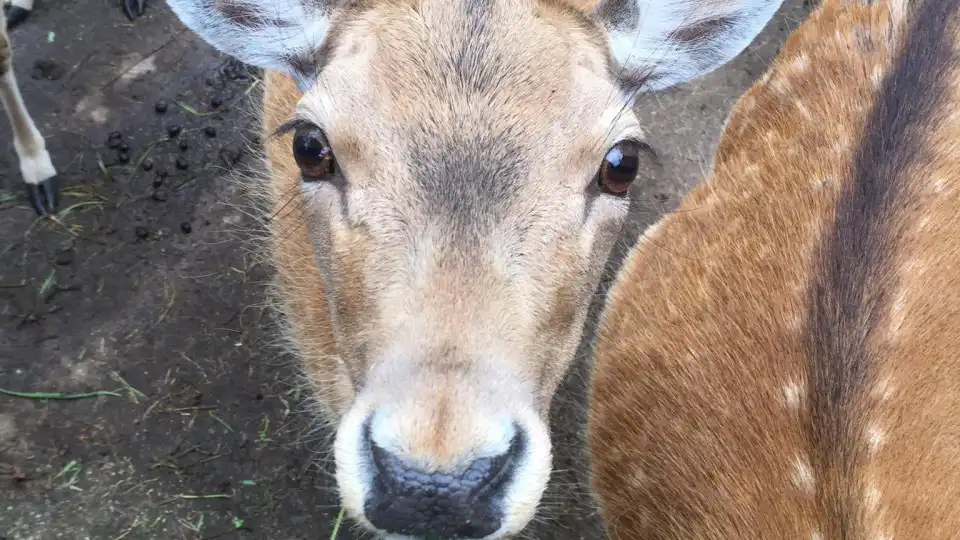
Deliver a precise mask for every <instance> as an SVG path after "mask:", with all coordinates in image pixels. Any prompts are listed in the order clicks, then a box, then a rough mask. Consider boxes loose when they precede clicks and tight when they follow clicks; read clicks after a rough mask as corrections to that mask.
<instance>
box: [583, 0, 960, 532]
mask: <svg viewBox="0 0 960 540" xmlns="http://www.w3.org/2000/svg"><path fill="white" fill-rule="evenodd" d="M958 75H960V2H957V1H956V0H924V1H921V0H914V1H912V2H907V1H905V0H874V1H866V0H824V1H823V2H821V4H820V5H819V6H818V7H817V8H816V11H814V12H813V13H812V14H811V15H809V16H808V17H807V18H806V19H805V21H803V22H802V24H801V25H800V26H799V28H798V29H797V30H795V31H794V32H792V33H791V36H790V37H789V38H788V40H787V41H786V43H785V45H784V46H783V47H782V48H781V50H780V52H779V53H778V56H777V58H776V59H775V61H774V62H773V63H772V65H771V66H770V68H769V71H767V72H766V73H765V74H764V75H763V77H762V78H760V80H759V81H757V82H756V83H755V84H754V85H753V86H752V87H751V88H750V89H749V90H748V91H747V92H746V93H745V94H743V95H742V96H741V98H740V100H739V101H738V102H737V103H736V105H735V106H734V107H733V109H732V111H731V113H730V115H729V116H728V119H727V122H726V125H725V127H724V129H723V131H722V134H721V137H720V140H719V143H718V146H717V149H716V153H715V155H714V157H713V163H712V164H711V167H710V170H709V172H708V174H707V175H706V177H705V179H704V180H703V181H702V182H701V183H699V184H698V185H697V186H696V187H695V188H693V189H692V190H691V191H690V192H689V193H688V194H686V195H685V196H684V198H683V199H682V201H681V203H680V204H679V206H678V207H677V209H676V210H675V211H673V212H670V213H668V214H667V215H666V216H665V217H663V218H662V219H660V220H659V221H657V222H656V223H654V224H653V225H651V226H650V227H649V228H648V229H647V230H646V231H645V233H643V234H642V235H641V236H640V237H639V238H638V240H637V242H636V243H635V244H634V245H633V246H632V248H631V249H630V250H629V251H628V254H627V255H626V257H625V259H624V263H623V265H622V266H621V267H620V269H619V271H618V273H617V276H616V278H615V281H614V283H613V284H612V286H611V288H610V289H609V292H608V294H607V296H606V301H605V304H604V306H603V308H602V313H601V315H600V317H599V322H598V331H597V338H596V342H595V347H594V350H593V356H592V362H593V364H592V366H591V370H592V371H591V380H590V383H589V384H590V387H589V394H590V397H589V402H588V403H589V404H588V410H589V413H588V425H587V434H588V435H587V444H588V448H589V452H588V454H589V455H590V457H591V463H592V464H591V472H590V475H591V481H590V482H591V485H592V490H593V491H594V493H595V494H596V499H597V503H598V505H599V507H600V508H601V514H602V517H603V519H604V522H605V523H606V527H607V530H608V532H609V536H610V537H611V538H612V539H614V540H616V539H631V540H632V539H636V538H644V539H647V540H666V539H681V538H682V539H724V540H727V539H740V538H742V539H755V538H763V539H791V540H793V539H811V540H825V539H832V538H847V539H887V538H924V539H941V538H942V539H946V538H955V537H956V535H957V531H960V513H958V512H957V508H958V506H960V450H958V448H960V447H958V445H957V440H958V438H960V421H958V419H957V418H958V416H957V413H958V411H960V386H958V385H960V383H958V381H960V359H958V357H957V354H956V350H957V346H958V344H960V333H958V330H960V326H958V324H960V307H958V306H960V304H958V302H957V299H958V297H960V250H958V248H957V238H960V225H958V220H957V219H956V218H957V215H958V212H960V114H958V111H960V87H958V86H957V84H956V81H957V80H958Z"/></svg>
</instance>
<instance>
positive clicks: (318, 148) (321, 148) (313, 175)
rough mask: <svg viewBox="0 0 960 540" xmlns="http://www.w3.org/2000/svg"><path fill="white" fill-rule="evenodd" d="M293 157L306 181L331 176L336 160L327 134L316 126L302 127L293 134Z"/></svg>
mask: <svg viewBox="0 0 960 540" xmlns="http://www.w3.org/2000/svg"><path fill="white" fill-rule="evenodd" d="M293 157H294V159H296V160H297V166H299V167H300V173H301V174H302V175H303V179H304V181H306V182H318V181H320V180H324V179H326V178H329V177H330V176H333V174H334V173H335V172H336V169H337V161H336V158H334V156H333V150H332V149H331V148H330V142H329V141H327V136H326V135H324V134H323V131H321V130H320V129H319V128H317V127H313V126H310V127H304V128H300V129H298V130H297V132H296V134H295V135H294V136H293Z"/></svg>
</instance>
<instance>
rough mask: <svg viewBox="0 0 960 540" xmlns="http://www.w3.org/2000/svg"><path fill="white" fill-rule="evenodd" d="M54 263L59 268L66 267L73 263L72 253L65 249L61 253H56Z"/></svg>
mask: <svg viewBox="0 0 960 540" xmlns="http://www.w3.org/2000/svg"><path fill="white" fill-rule="evenodd" d="M54 261H55V262H56V263H57V264H58V265H60V266H66V265H68V264H70V263H72V262H73V251H72V250H69V249H65V250H63V251H58V252H57V256H56V259H54Z"/></svg>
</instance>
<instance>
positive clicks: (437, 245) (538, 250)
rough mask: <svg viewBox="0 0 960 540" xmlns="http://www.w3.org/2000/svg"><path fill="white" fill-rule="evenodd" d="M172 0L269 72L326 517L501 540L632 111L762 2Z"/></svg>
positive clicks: (631, 165)
mask: <svg viewBox="0 0 960 540" xmlns="http://www.w3.org/2000/svg"><path fill="white" fill-rule="evenodd" d="M169 3H170V5H171V6H172V7H173V9H174V11H175V12H176V13H177V14H178V15H179V17H180V18H181V19H182V20H183V22H184V23H185V24H186V25H187V26H188V27H189V28H191V29H193V30H194V31H195V32H197V33H198V34H199V35H200V36H202V37H203V38H204V39H206V40H207V41H208V42H210V43H211V44H213V45H214V46H215V47H217V48H218V49H220V50H222V51H225V52H227V53H229V54H231V55H234V56H236V57H237V58H239V59H240V60H243V61H245V62H247V63H250V64H253V65H256V66H260V67H263V68H266V69H267V70H270V71H271V72H272V74H270V75H268V77H267V83H268V84H267V95H266V98H265V113H264V119H263V122H264V129H265V132H266V133H268V135H270V137H268V142H267V163H268V167H269V169H270V171H269V176H270V178H269V179H268V180H267V181H268V182H269V183H270V184H271V185H272V190H273V192H274V194H275V196H276V200H277V203H276V205H275V208H276V209H277V210H278V214H279V215H280V216H281V217H280V218H279V219H278V220H276V221H275V222H274V223H273V224H272V225H271V226H272V227H273V228H274V230H275V231H281V232H276V233H275V234H274V246H273V249H274V252H275V253H274V257H275V265H276V268H277V273H278V283H279V288H278V291H279V296H280V298H281V303H282V304H283V306H284V310H285V313H286V314H287V320H288V321H289V323H290V326H291V334H292V336H293V342H294V343H295V344H296V348H297V350H298V351H299V353H300V354H301V356H302V357H303V358H304V366H305V372H306V376H307V379H308V380H310V381H311V382H312V385H313V387H314V388H315V389H316V391H317V393H318V395H319V396H320V401H321V402H322V403H323V404H324V405H325V408H326V409H327V411H328V413H329V416H330V418H332V419H333V420H334V421H336V422H337V423H338V430H337V436H336V442H335V455H336V465H337V479H338V484H339V488H340V491H341V496H342V501H343V504H344V506H345V508H346V509H347V510H348V512H349V513H350V514H351V515H352V516H353V517H355V518H357V519H359V520H360V522H361V523H363V524H364V525H366V526H368V527H369V528H370V529H372V530H374V531H378V532H380V533H381V534H394V535H403V536H444V537H447V536H456V537H460V538H499V537H502V536H505V535H509V534H513V533H516V532H518V531H519V530H520V529H522V528H523V527H524V526H525V525H526V524H527V522H528V521H529V520H530V519H531V518H532V516H533V515H534V513H535V510H536V507H537V505H538V502H539V499H540V496H541V494H542V492H543V490H544V488H545V486H546V484H547V481H548V478H549V476H550V471H551V446H550V437H549V433H548V429H547V412H548V409H549V404H550V401H551V397H552V395H553V393H554V392H555V390H556V388H557V385H558V383H559V382H560V380H561V378H562V376H563V374H564V372H565V371H566V369H567V367H568V365H569V364H570V362H571V361H572V358H573V356H574V351H575V349H576V346H577V344H578V341H579V339H580V334H581V331H582V326H583V322H584V317H585V315H586V311H587V308H588V305H589V303H590V298H591V295H592V294H593V292H594V290H595V288H596V286H597V283H598V281H599V278H600V275H601V273H602V270H603V267H604V263H605V261H606V259H607V257H608V254H609V252H610V249H611V247H612V245H613V243H614V241H615V239H616V237H617V235H618V233H619V231H620V228H621V224H622V222H623V220H624V218H625V216H626V214H627V210H628V199H627V197H626V194H627V191H628V188H629V187H630V184H631V182H632V181H633V180H634V178H635V177H636V175H637V172H638V170H639V168H640V167H641V166H642V162H643V160H644V156H645V154H646V153H647V152H648V150H649V148H648V147H647V145H646V144H645V143H644V132H643V129H642V126H641V125H640V124H639V122H638V120H637V118H636V116H635V115H634V114H633V112H632V111H631V108H630V105H631V104H632V102H633V99H634V97H635V96H636V95H637V94H638V92H642V91H650V90H657V89H662V88H667V87H669V86H672V85H675V84H677V83H680V82H683V81H686V80H689V79H691V78H694V77H696V76H699V75H701V74H704V73H707V72H709V71H711V70H713V69H714V68H716V67H717V66H719V65H721V64H723V63H724V62H726V61H728V60H730V59H731V58H733V57H734V56H735V55H736V54H738V53H739V52H740V51H741V50H742V49H744V48H745V47H746V46H747V45H748V44H749V42H750V41H751V40H752V39H753V38H754V36H755V35H756V34H757V33H758V32H759V31H760V30H761V29H762V28H763V26H764V25H765V24H766V22H767V21H768V20H769V19H770V18H771V17H772V15H773V13H774V11H775V10H776V9H777V7H778V6H779V4H780V3H781V0H736V1H734V0H726V1H724V0H674V1H666V2H664V1H637V0H632V1H628V0H608V1H603V2H600V3H599V4H598V5H596V6H593V7H590V6H582V5H575V4H574V3H572V2H564V1H560V0H384V1H372V0H366V1H364V0H359V1H321V0H266V1H257V2H254V1H244V0H202V1H201V0H170V1H169ZM291 201H292V205H291ZM287 205H291V206H287ZM281 209H282V210H281ZM297 231H299V232H297Z"/></svg>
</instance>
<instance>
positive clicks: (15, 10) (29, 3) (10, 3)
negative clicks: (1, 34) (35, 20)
mask: <svg viewBox="0 0 960 540" xmlns="http://www.w3.org/2000/svg"><path fill="white" fill-rule="evenodd" d="M3 11H4V14H5V15H6V17H7V29H8V30H10V29H13V28H14V27H16V26H17V25H19V24H20V23H22V22H23V21H25V20H27V17H29V16H30V12H31V11H33V0H4V3H3Z"/></svg>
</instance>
